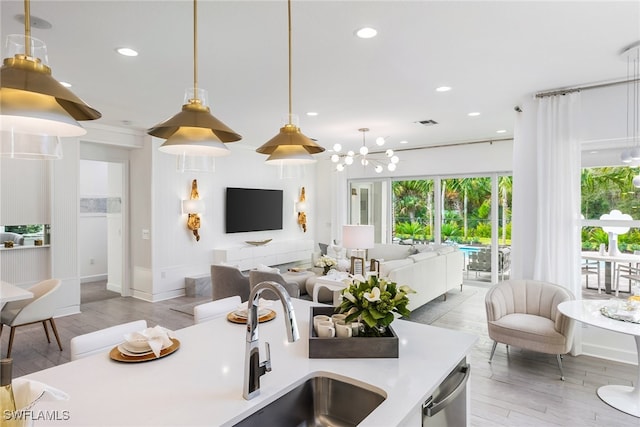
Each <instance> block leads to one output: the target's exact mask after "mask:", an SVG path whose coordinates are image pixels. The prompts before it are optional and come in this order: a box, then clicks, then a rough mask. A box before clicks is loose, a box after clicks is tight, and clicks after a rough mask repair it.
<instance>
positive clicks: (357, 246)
mask: <svg viewBox="0 0 640 427" xmlns="http://www.w3.org/2000/svg"><path fill="white" fill-rule="evenodd" d="M342 246H343V247H345V248H347V249H351V269H350V271H349V272H350V273H351V274H358V273H359V274H363V275H364V272H365V259H366V254H367V249H371V248H373V246H374V229H373V225H343V226H342ZM356 264H359V265H356ZM358 267H359V268H358Z"/></svg>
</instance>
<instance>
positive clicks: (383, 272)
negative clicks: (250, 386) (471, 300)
mask: <svg viewBox="0 0 640 427" xmlns="http://www.w3.org/2000/svg"><path fill="white" fill-rule="evenodd" d="M367 257H368V258H369V259H376V260H379V261H380V277H383V278H387V279H389V280H391V281H393V282H396V283H397V284H398V285H408V286H410V287H411V288H412V289H413V290H415V291H416V293H415V294H410V295H409V301H410V302H409V306H408V308H409V310H415V309H416V308H418V307H420V306H422V305H424V304H426V303H428V302H429V301H431V300H433V299H435V298H437V297H439V296H441V295H444V296H445V298H446V293H447V291H449V290H451V289H454V288H456V287H458V286H460V290H462V272H463V269H464V256H463V254H462V252H461V251H460V250H459V249H458V248H457V247H455V246H450V245H415V246H409V245H396V244H376V245H375V247H374V248H372V249H369V250H368V254H367Z"/></svg>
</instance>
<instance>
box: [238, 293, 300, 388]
mask: <svg viewBox="0 0 640 427" xmlns="http://www.w3.org/2000/svg"><path fill="white" fill-rule="evenodd" d="M264 290H270V291H272V292H274V293H275V294H276V295H277V296H278V298H279V299H280V302H281V303H282V307H283V308H284V321H285V328H286V330H287V338H288V339H289V342H294V341H296V340H298V339H299V338H300V334H299V332H298V325H297V323H296V316H295V312H294V310H293V304H292V303H291V297H290V296H289V294H288V293H287V291H286V289H285V288H284V287H283V286H282V285H280V284H279V283H276V282H261V283H258V284H257V285H256V286H255V287H254V288H253V289H252V290H251V293H250V294H249V300H248V301H247V305H248V307H247V308H248V310H247V311H248V312H247V345H246V351H245V357H244V387H243V392H242V397H244V398H245V399H247V400H249V399H252V398H254V397H255V396H257V395H258V394H259V393H260V377H261V376H262V375H264V374H266V373H267V372H270V371H271V354H270V350H269V343H265V347H266V353H267V354H266V356H267V359H266V360H265V361H264V362H260V346H259V344H260V343H259V336H258V325H259V322H258V305H259V301H260V294H261V293H262V292H263V291H264Z"/></svg>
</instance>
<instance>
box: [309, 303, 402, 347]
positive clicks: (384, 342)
mask: <svg viewBox="0 0 640 427" xmlns="http://www.w3.org/2000/svg"><path fill="white" fill-rule="evenodd" d="M309 312H310V313H309V359H353V358H397V357H398V336H397V335H396V333H395V331H394V330H393V329H392V328H391V326H388V327H387V333H386V335H385V336H382V337H355V338H330V339H327V338H320V337H318V335H317V334H316V332H315V330H314V329H313V316H315V315H317V314H325V315H327V316H331V315H332V314H335V310H334V307H311V308H310V310H309Z"/></svg>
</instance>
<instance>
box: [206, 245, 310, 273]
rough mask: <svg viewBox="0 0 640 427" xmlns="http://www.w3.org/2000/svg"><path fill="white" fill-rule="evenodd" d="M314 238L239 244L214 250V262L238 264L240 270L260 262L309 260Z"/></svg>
mask: <svg viewBox="0 0 640 427" xmlns="http://www.w3.org/2000/svg"><path fill="white" fill-rule="evenodd" d="M313 244H314V243H313V240H282V241H272V242H269V243H267V244H266V245H263V246H253V245H249V244H246V245H238V246H231V247H226V248H217V249H214V250H213V263H214V264H219V263H222V262H224V263H227V264H233V265H237V266H238V268H240V270H243V271H244V270H250V269H252V268H256V267H257V266H258V264H264V265H270V266H272V265H280V264H287V263H290V262H298V261H309V260H311V254H312V253H313Z"/></svg>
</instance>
